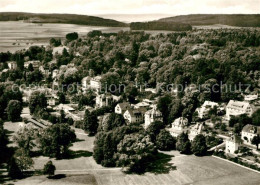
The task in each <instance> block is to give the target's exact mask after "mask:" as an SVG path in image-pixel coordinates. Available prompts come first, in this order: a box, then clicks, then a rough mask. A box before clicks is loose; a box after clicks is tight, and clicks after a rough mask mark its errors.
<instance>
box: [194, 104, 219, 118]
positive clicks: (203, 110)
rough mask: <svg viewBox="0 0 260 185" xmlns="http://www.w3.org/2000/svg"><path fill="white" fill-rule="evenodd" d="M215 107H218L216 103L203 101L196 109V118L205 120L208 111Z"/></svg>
mask: <svg viewBox="0 0 260 185" xmlns="http://www.w3.org/2000/svg"><path fill="white" fill-rule="evenodd" d="M215 106H216V107H219V105H218V103H215V102H212V101H205V102H204V103H203V105H202V106H201V107H200V108H197V109H196V112H197V113H198V117H199V118H200V119H203V118H207V117H208V113H209V111H210V109H212V108H214V107H215Z"/></svg>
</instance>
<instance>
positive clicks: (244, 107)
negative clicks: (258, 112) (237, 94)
mask: <svg viewBox="0 0 260 185" xmlns="http://www.w3.org/2000/svg"><path fill="white" fill-rule="evenodd" d="M252 113H253V109H252V107H251V106H250V104H249V103H248V102H243V101H235V100H230V101H229V103H228V105H227V107H226V119H227V120H230V118H231V116H239V115H241V114H247V115H248V116H251V115H252Z"/></svg>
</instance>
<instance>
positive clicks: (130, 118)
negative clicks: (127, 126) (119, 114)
mask: <svg viewBox="0 0 260 185" xmlns="http://www.w3.org/2000/svg"><path fill="white" fill-rule="evenodd" d="M123 116H124V118H125V120H126V122H127V123H142V122H143V121H144V114H143V113H142V111H140V110H139V109H133V108H128V109H127V110H126V111H125V113H124V114H123Z"/></svg>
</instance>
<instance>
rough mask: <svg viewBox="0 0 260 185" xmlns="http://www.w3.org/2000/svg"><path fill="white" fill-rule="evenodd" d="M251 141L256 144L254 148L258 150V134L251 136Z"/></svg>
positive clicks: (259, 136) (259, 142)
mask: <svg viewBox="0 0 260 185" xmlns="http://www.w3.org/2000/svg"><path fill="white" fill-rule="evenodd" d="M251 143H252V144H253V145H255V146H256V149H257V150H258V145H259V144H260V135H259V134H258V135H256V136H254V137H253V139H252V141H251Z"/></svg>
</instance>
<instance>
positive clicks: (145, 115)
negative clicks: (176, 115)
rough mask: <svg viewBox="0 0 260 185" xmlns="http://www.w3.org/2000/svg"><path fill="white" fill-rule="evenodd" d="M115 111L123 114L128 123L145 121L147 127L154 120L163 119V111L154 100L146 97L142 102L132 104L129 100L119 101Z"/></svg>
mask: <svg viewBox="0 0 260 185" xmlns="http://www.w3.org/2000/svg"><path fill="white" fill-rule="evenodd" d="M115 113H116V114H121V115H123V117H124V119H125V120H126V122H127V123H128V124H131V123H144V127H145V128H147V127H148V126H149V125H150V124H151V123H152V122H155V121H162V120H163V118H162V113H161V112H160V111H159V110H158V109H157V107H156V105H155V104H154V102H153V101H151V100H147V99H144V100H143V101H142V102H140V103H138V104H135V105H131V104H129V103H128V102H123V103H118V104H117V105H116V106H115Z"/></svg>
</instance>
